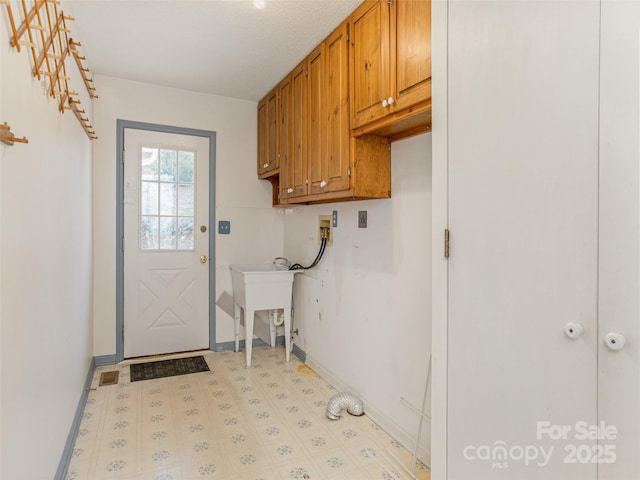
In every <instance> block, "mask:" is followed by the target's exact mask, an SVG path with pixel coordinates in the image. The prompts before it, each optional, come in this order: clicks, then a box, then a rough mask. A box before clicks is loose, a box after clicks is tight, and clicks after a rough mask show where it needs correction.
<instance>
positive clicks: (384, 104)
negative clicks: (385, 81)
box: [382, 100, 389, 108]
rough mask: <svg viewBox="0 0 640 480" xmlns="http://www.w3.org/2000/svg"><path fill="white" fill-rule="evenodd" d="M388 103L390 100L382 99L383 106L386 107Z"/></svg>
mask: <svg viewBox="0 0 640 480" xmlns="http://www.w3.org/2000/svg"><path fill="white" fill-rule="evenodd" d="M387 105H389V102H387V101H386V100H382V108H386V106H387Z"/></svg>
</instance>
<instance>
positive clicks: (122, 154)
mask: <svg viewBox="0 0 640 480" xmlns="http://www.w3.org/2000/svg"><path fill="white" fill-rule="evenodd" d="M124 152H125V151H124V150H122V163H124Z"/></svg>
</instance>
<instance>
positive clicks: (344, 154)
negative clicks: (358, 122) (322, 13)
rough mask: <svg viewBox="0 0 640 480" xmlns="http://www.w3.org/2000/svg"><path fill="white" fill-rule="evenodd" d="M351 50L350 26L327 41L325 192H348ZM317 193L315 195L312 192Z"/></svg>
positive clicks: (342, 26) (341, 28)
mask: <svg viewBox="0 0 640 480" xmlns="http://www.w3.org/2000/svg"><path fill="white" fill-rule="evenodd" d="M348 54H349V48H348V44H347V24H346V23H343V24H342V25H341V26H340V27H338V29H336V30H335V31H334V32H333V33H332V34H331V35H329V37H328V38H327V39H326V40H325V56H326V62H325V96H326V110H325V118H326V154H325V156H324V162H323V163H324V165H323V168H324V169H325V173H324V177H323V179H324V180H325V181H326V182H327V186H326V187H325V191H327V192H336V191H341V190H348V189H349V185H350V177H349V174H350V171H351V170H350V162H349V158H350V157H349V62H348V58H349V55H348ZM313 193H315V192H313Z"/></svg>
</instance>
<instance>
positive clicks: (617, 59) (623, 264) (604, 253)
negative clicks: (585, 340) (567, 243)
mask: <svg viewBox="0 0 640 480" xmlns="http://www.w3.org/2000/svg"><path fill="white" fill-rule="evenodd" d="M601 42H602V54H601V58H602V60H601V75H600V82H601V84H600V85H601V87H600V88H601V89H600V91H601V95H600V98H601V102H600V105H601V108H600V297H599V313H600V315H599V317H600V336H599V337H600V345H599V348H600V351H601V353H600V357H599V376H598V394H599V395H598V413H599V417H600V420H601V421H603V422H606V424H607V425H611V426H613V427H615V428H616V429H617V434H616V435H615V437H616V438H615V439H603V440H602V441H601V444H602V445H603V446H606V445H613V446H614V448H615V450H614V451H615V454H616V461H615V462H613V463H602V464H600V466H599V476H598V478H599V479H600V480H637V479H639V478H640V455H639V451H638V445H640V414H639V410H640V389H639V383H640V356H639V351H640V350H639V344H640V331H639V330H640V326H639V323H640V307H639V302H640V282H639V274H640V255H639V249H640V235H639V233H638V230H639V225H640V210H639V208H638V203H639V196H640V190H639V189H638V178H639V176H640V169H639V168H638V163H639V159H640V148H639V144H640V137H639V135H638V132H639V131H640V123H639V120H638V118H639V115H640V106H639V105H640V95H639V93H638V92H639V91H640V76H639V74H638V72H639V69H640V47H639V45H640V2H637V1H633V2H629V1H604V2H602V30H601ZM611 332H614V333H619V334H622V335H624V337H625V338H626V340H627V343H626V345H625V346H624V348H623V349H621V350H620V351H612V350H610V349H609V348H608V347H606V346H605V343H604V338H605V337H606V335H607V334H608V333H611ZM610 448H611V447H610Z"/></svg>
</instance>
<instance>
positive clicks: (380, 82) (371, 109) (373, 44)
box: [349, 1, 391, 128]
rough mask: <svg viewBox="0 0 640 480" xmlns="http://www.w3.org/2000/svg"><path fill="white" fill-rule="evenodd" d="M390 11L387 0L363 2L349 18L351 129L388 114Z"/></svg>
mask: <svg viewBox="0 0 640 480" xmlns="http://www.w3.org/2000/svg"><path fill="white" fill-rule="evenodd" d="M389 10H390V5H389V4H388V3H387V2H386V1H375V2H365V3H364V4H363V5H361V6H360V7H359V8H358V9H357V10H356V11H355V12H354V13H353V15H352V17H351V18H350V22H349V23H350V26H349V31H350V36H351V118H352V125H351V127H352V128H357V127H360V126H362V125H364V124H366V123H368V122H370V121H372V120H375V119H377V118H380V117H382V116H384V115H386V113H387V112H388V110H387V109H386V107H383V106H382V101H383V100H385V99H387V98H388V97H389V96H390V95H391V89H390V87H389V67H390V60H389V15H390V14H389Z"/></svg>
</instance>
